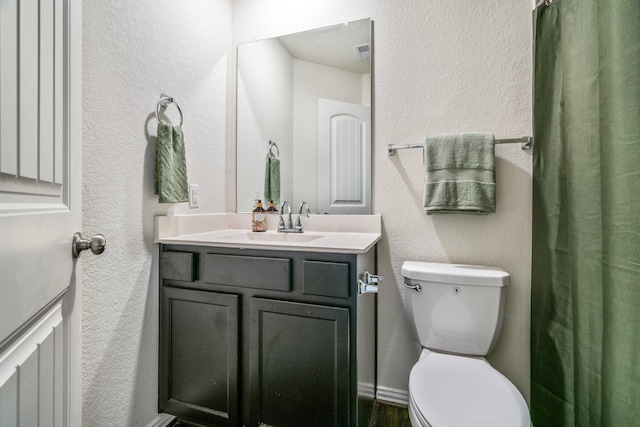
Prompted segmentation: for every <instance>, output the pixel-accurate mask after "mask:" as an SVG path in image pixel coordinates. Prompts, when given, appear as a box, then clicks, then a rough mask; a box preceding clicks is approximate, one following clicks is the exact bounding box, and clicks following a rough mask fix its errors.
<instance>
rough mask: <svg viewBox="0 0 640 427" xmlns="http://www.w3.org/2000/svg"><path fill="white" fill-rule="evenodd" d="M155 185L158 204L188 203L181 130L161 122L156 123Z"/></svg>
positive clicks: (185, 164) (185, 161)
mask: <svg viewBox="0 0 640 427" xmlns="http://www.w3.org/2000/svg"><path fill="white" fill-rule="evenodd" d="M155 184H156V188H155V190H156V194H157V195H158V196H160V203H180V202H187V201H189V184H188V181H187V160H186V156H185V149H184V135H183V134H182V128H181V127H180V126H173V125H171V124H169V123H165V122H163V121H160V122H159V123H158V136H157V141H156V183H155Z"/></svg>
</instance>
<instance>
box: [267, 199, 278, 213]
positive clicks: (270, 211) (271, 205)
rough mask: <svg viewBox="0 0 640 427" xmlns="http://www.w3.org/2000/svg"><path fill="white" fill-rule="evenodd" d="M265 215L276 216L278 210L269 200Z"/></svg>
mask: <svg viewBox="0 0 640 427" xmlns="http://www.w3.org/2000/svg"><path fill="white" fill-rule="evenodd" d="M267 215H278V209H277V208H276V204H275V203H273V200H269V209H267Z"/></svg>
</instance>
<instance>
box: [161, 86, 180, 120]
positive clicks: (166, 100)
mask: <svg viewBox="0 0 640 427" xmlns="http://www.w3.org/2000/svg"><path fill="white" fill-rule="evenodd" d="M171 104H173V105H175V106H176V108H177V109H178V113H180V126H182V122H183V117H182V110H181V109H180V106H179V105H178V103H177V102H176V101H174V100H173V98H172V97H170V96H169V95H165V94H164V93H163V94H161V95H160V100H159V101H158V105H157V106H156V119H158V121H159V122H161V121H162V120H161V119H160V107H162V108H164V109H166V108H167V107H168V106H169V105H171Z"/></svg>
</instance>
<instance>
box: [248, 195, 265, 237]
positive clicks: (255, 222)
mask: <svg viewBox="0 0 640 427" xmlns="http://www.w3.org/2000/svg"><path fill="white" fill-rule="evenodd" d="M251 228H252V230H253V231H267V213H266V211H265V210H264V209H263V208H262V200H258V203H257V206H256V208H255V209H254V210H253V212H251Z"/></svg>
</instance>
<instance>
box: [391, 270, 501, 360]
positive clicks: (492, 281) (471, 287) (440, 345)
mask: <svg viewBox="0 0 640 427" xmlns="http://www.w3.org/2000/svg"><path fill="white" fill-rule="evenodd" d="M402 275H403V276H404V284H405V288H404V295H405V307H406V312H407V317H408V320H409V324H410V325H411V327H412V329H413V333H414V336H415V338H416V340H417V341H418V342H419V343H420V345H422V346H423V347H426V348H429V349H432V350H440V351H445V352H450V353H458V354H467V355H477V356H484V355H486V354H488V353H489V352H490V351H491V350H492V349H493V347H494V346H495V344H496V342H497V341H498V336H499V335H500V329H501V328H502V319H503V315H504V305H505V297H506V286H507V285H509V283H510V278H509V274H508V273H507V272H506V271H504V270H502V269H500V268H496V267H484V266H480V265H459V264H441V263H432V262H415V261H405V263H404V264H403V265H402ZM418 288H419V289H420V291H418V290H417V289H418Z"/></svg>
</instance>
